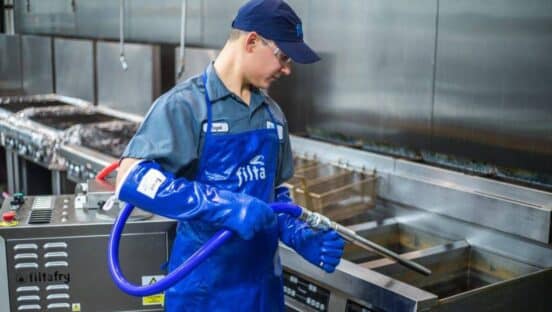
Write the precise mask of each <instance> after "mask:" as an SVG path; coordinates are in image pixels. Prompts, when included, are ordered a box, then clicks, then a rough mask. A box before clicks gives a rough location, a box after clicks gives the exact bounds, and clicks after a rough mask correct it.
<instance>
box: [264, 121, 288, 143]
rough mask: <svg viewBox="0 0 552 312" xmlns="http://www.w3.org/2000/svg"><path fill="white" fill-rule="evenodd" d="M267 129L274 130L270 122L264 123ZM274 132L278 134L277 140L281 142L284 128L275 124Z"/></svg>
mask: <svg viewBox="0 0 552 312" xmlns="http://www.w3.org/2000/svg"><path fill="white" fill-rule="evenodd" d="M266 128H267V129H274V123H273V122H272V121H267V122H266ZM276 131H277V132H278V139H279V140H280V141H281V140H283V139H284V127H283V126H282V125H280V124H276Z"/></svg>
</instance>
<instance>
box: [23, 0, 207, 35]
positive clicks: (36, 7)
mask: <svg viewBox="0 0 552 312" xmlns="http://www.w3.org/2000/svg"><path fill="white" fill-rule="evenodd" d="M26 2H27V0H16V30H17V32H20V33H47V34H55V35H70V36H77V37H86V38H101V39H113V40H115V39H119V1H113V0H80V1H75V7H74V8H73V6H72V5H71V1H67V0H54V1H52V0H49V1H38V0H34V1H30V3H31V5H30V8H31V9H30V11H28V10H27V5H26ZM181 4H182V0H165V1H147V0H127V1H126V2H125V38H126V40H128V41H139V42H163V43H177V42H178V41H179V38H180V33H179V31H180V18H181V13H180V12H181ZM202 5H203V1H202V0H188V1H187V22H186V24H187V31H186V33H187V36H186V40H187V41H188V42H189V43H190V44H196V45H200V44H201V40H202V37H201V27H202V22H201V19H202Z"/></svg>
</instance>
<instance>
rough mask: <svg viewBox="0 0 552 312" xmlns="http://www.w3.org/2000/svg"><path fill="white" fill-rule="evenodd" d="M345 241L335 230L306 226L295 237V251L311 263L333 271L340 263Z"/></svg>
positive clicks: (327, 270) (329, 271)
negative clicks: (315, 228)
mask: <svg viewBox="0 0 552 312" xmlns="http://www.w3.org/2000/svg"><path fill="white" fill-rule="evenodd" d="M344 246H345V242H344V241H343V239H342V238H341V237H340V236H339V234H337V232H336V231H334V230H327V231H315V230H312V229H310V228H305V229H303V231H302V232H301V233H300V234H299V237H296V239H295V248H294V249H295V251H297V253H298V254H300V255H301V256H303V258H305V259H306V260H308V261H309V262H310V263H312V264H314V265H316V266H318V267H320V268H321V269H323V270H324V271H326V272H328V273H331V272H333V271H335V267H336V266H337V265H338V264H339V261H340V260H341V256H342V255H343V247H344Z"/></svg>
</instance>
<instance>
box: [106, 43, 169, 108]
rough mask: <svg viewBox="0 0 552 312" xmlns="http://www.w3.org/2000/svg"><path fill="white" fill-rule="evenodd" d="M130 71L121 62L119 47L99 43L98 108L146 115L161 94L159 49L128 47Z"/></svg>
mask: <svg viewBox="0 0 552 312" xmlns="http://www.w3.org/2000/svg"><path fill="white" fill-rule="evenodd" d="M125 55H126V61H127V63H128V66H129V67H128V70H127V71H124V70H123V69H122V67H121V63H120V62H119V44H118V43H116V42H97V43H96V62H97V64H96V65H97V69H96V70H97V79H98V105H100V106H106V107H109V108H113V109H117V110H121V111H124V112H127V113H133V114H139V115H145V114H146V112H147V111H148V109H149V107H150V105H151V103H152V102H153V100H154V99H155V98H156V97H157V96H159V94H160V83H161V78H160V77H159V67H160V58H159V55H160V53H159V47H158V46H152V45H143V44H127V45H126V47H125Z"/></svg>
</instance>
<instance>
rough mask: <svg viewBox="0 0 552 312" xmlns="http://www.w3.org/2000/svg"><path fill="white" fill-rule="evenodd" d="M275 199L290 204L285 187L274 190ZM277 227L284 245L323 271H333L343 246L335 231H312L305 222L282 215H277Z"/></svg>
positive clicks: (341, 253) (339, 258)
mask: <svg viewBox="0 0 552 312" xmlns="http://www.w3.org/2000/svg"><path fill="white" fill-rule="evenodd" d="M275 198H276V200H277V201H279V202H291V198H290V196H289V190H288V189H287V188H285V187H278V188H276V190H275ZM278 226H279V230H280V240H281V241H282V242H284V244H286V245H288V246H289V247H291V248H293V250H295V251H296V252H297V253H298V254H300V255H301V256H302V257H303V258H305V259H306V260H307V261H309V262H310V263H312V264H314V265H316V266H318V267H320V268H321V269H323V270H324V271H326V272H328V273H331V272H333V271H335V268H336V267H337V265H338V264H339V261H340V260H341V256H342V255H343V247H344V246H345V242H344V241H343V239H342V238H341V237H340V236H339V234H337V232H336V231H334V230H327V231H318V230H313V229H311V228H310V226H308V225H307V224H306V223H305V222H303V221H300V220H297V219H296V218H293V217H290V216H289V215H287V214H283V213H280V214H278Z"/></svg>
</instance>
